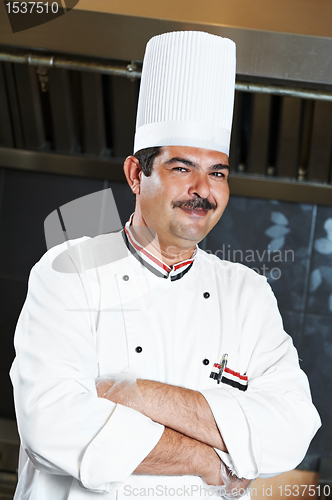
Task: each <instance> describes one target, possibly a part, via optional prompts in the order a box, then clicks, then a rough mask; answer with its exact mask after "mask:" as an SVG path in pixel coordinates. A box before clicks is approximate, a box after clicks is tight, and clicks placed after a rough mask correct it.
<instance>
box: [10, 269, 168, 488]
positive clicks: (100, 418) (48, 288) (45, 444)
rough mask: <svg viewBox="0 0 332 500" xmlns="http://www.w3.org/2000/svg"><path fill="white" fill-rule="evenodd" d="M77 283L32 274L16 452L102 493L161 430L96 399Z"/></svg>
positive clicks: (21, 328) (19, 357) (17, 383)
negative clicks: (19, 444) (19, 449)
mask: <svg viewBox="0 0 332 500" xmlns="http://www.w3.org/2000/svg"><path fill="white" fill-rule="evenodd" d="M82 279H83V277H82V276H76V278H75V279H74V277H73V276H70V275H65V274H61V273H57V272H55V271H54V270H53V269H51V268H48V267H47V266H46V267H43V266H42V265H40V264H37V265H36V266H35V267H34V268H33V269H32V272H31V275H30V279H29V288H28V295H27V299H26V302H25V305H24V307H23V310H22V313H21V315H20V318H19V321H18V325H17V330H16V334H15V348H16V359H15V361H14V363H13V366H12V369H11V378H12V382H13V385H14V397H15V406H16V413H17V421H18V428H19V433H20V436H21V441H22V446H23V447H24V449H25V451H26V453H27V455H28V456H29V458H30V459H31V460H32V462H33V464H34V465H35V467H36V468H37V469H39V470H44V471H47V472H49V473H52V474H61V475H69V476H72V477H74V478H76V479H77V480H79V481H80V482H81V484H82V485H83V487H85V488H88V489H90V490H94V491H98V492H101V493H103V492H110V491H112V490H113V489H114V488H117V487H118V486H119V485H120V484H121V483H123V482H124V481H125V480H126V479H127V478H128V477H129V476H130V474H131V473H132V472H133V471H134V470H135V469H136V467H137V466H138V465H139V464H140V463H141V462H142V461H143V460H144V458H145V457H146V456H147V455H148V454H149V453H150V451H151V450H152V449H153V448H154V446H155V445H156V444H157V442H158V441H159V439H160V437H161V435H162V433H163V430H164V427H163V426H162V425H160V424H158V423H155V422H153V421H152V420H150V419H149V418H148V417H146V416H144V415H142V414H141V413H139V412H137V411H135V410H133V409H131V408H127V407H124V406H121V405H119V404H118V405H116V404H114V403H112V402H111V401H108V400H106V399H103V398H98V397H97V393H96V388H95V379H96V377H97V376H98V359H97V354H96V345H95V339H94V335H93V331H92V330H93V329H92V328H91V311H89V308H88V306H87V303H86V302H85V299H84V290H83V288H82V289H80V287H79V285H78V283H79V282H80V280H82ZM75 280H76V281H75Z"/></svg>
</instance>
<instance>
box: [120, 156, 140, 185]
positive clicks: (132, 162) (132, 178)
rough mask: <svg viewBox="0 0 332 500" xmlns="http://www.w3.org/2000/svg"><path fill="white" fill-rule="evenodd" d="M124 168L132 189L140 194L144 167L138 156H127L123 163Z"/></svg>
mask: <svg viewBox="0 0 332 500" xmlns="http://www.w3.org/2000/svg"><path fill="white" fill-rule="evenodd" d="M123 170H124V173H125V176H126V179H127V182H128V184H129V187H130V189H131V190H132V192H133V193H134V194H139V192H140V184H141V175H142V169H141V165H140V163H139V160H138V159H137V158H136V156H128V157H127V158H126V160H125V162H124V164H123Z"/></svg>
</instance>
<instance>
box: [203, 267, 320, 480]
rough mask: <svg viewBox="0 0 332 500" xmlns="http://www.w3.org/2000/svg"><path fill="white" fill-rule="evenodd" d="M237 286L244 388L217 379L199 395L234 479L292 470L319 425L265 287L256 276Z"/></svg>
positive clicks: (305, 382) (272, 298)
mask: <svg viewBox="0 0 332 500" xmlns="http://www.w3.org/2000/svg"><path fill="white" fill-rule="evenodd" d="M249 281H250V278H249ZM243 286H244V288H246V287H248V286H249V291H248V290H247V292H248V293H245V294H244V296H245V297H246V299H245V300H242V301H239V308H238V314H239V315H240V317H242V318H243V319H242V325H241V329H242V332H241V342H240V348H239V349H240V351H241V352H242V356H245V357H247V358H248V359H249V363H248V369H247V373H246V375H247V377H248V387H247V390H246V391H242V390H239V389H238V388H236V387H231V386H229V385H226V384H223V383H221V384H220V385H218V386H216V387H215V388H213V389H207V390H203V391H202V394H203V395H204V397H205V398H206V400H207V402H208V403H209V405H210V408H211V410H212V412H213V415H214V418H215V420H216V423H217V425H218V428H219V430H220V433H221V436H222V438H223V440H224V443H225V445H226V447H227V450H228V454H226V453H223V452H221V451H219V450H216V451H217V452H218V453H219V455H220V457H221V458H222V460H223V461H224V462H225V463H226V464H227V465H228V466H229V467H230V468H231V469H232V470H233V472H234V473H235V474H236V475H237V476H238V477H245V478H248V479H253V478H255V477H257V476H259V475H262V476H264V475H276V474H280V473H282V472H285V471H288V470H292V469H294V468H295V467H296V466H297V465H298V464H299V463H300V462H301V461H302V460H303V458H304V456H305V454H306V452H307V449H308V446H309V444H310V441H311V439H312V438H313V436H314V435H315V433H316V432H317V429H318V428H319V427H320V425H321V423H320V418H319V415H318V413H317V410H316V409H315V407H314V406H313V404H312V402H311V395H310V389H309V383H308V379H307V377H306V375H305V374H304V372H303V371H302V370H301V369H300V367H299V361H298V355H297V351H296V349H295V348H294V346H293V342H292V339H291V337H289V336H288V335H287V334H286V333H285V332H284V330H283V325H282V319H281V316H280V313H279V310H278V307H277V302H276V299H275V296H274V294H273V292H272V290H271V288H270V286H269V285H268V284H267V282H266V280H265V279H264V281H263V278H261V277H260V279H259V280H256V279H254V280H251V282H249V283H244V284H243ZM240 357H241V354H240Z"/></svg>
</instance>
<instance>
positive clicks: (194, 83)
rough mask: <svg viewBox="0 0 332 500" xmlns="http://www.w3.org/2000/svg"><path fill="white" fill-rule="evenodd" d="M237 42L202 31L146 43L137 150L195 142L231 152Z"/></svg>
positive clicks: (172, 34)
mask: <svg viewBox="0 0 332 500" xmlns="http://www.w3.org/2000/svg"><path fill="white" fill-rule="evenodd" d="M235 62H236V58H235V43H234V42H233V41H232V40H229V39H227V38H222V37H220V36H216V35H211V34H209V33H204V32H201V31H175V32H171V33H164V34H162V35H158V36H155V37H153V38H152V39H151V40H150V41H149V42H148V44H147V46H146V51H145V55H144V61H143V69H142V78H141V86H140V95H139V100H138V110H137V122H136V135H135V143H134V153H136V152H137V151H139V150H140V149H144V148H148V147H154V146H192V147H200V148H205V149H213V150H216V151H220V152H222V153H225V154H227V155H229V141H230V133H231V128H232V117H233V104H234V89H235Z"/></svg>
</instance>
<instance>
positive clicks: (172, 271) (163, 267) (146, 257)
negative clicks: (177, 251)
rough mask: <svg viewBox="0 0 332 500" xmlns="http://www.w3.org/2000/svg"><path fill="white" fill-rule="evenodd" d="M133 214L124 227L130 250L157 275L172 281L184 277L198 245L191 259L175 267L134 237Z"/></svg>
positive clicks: (191, 263)
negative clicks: (131, 227) (132, 229)
mask: <svg viewBox="0 0 332 500" xmlns="http://www.w3.org/2000/svg"><path fill="white" fill-rule="evenodd" d="M133 216H134V214H131V216H130V218H129V220H128V222H127V223H126V225H125V227H124V230H125V235H126V237H127V241H128V244H129V250H130V251H131V252H132V253H133V255H134V256H135V257H136V258H137V259H138V260H139V261H140V262H141V264H142V265H143V266H144V267H146V268H147V269H149V270H150V271H152V272H153V273H154V274H156V276H159V277H162V278H170V279H171V281H176V280H178V279H180V278H182V276H184V275H185V274H186V273H187V272H188V271H189V269H190V268H191V266H192V265H193V263H194V260H195V257H196V255H197V245H196V248H195V250H194V253H193V255H192V256H191V258H190V259H187V260H184V261H182V262H178V263H177V264H175V265H174V266H173V267H170V266H168V265H167V264H165V263H164V262H162V261H161V260H160V259H158V257H156V256H155V255H153V254H152V253H150V252H149V251H148V250H146V248H144V247H142V246H141V245H140V244H139V243H138V241H137V240H136V239H135V238H134V236H133V234H132V231H131V229H130V226H131V223H132V219H133Z"/></svg>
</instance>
